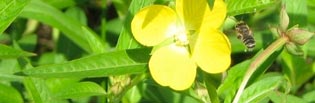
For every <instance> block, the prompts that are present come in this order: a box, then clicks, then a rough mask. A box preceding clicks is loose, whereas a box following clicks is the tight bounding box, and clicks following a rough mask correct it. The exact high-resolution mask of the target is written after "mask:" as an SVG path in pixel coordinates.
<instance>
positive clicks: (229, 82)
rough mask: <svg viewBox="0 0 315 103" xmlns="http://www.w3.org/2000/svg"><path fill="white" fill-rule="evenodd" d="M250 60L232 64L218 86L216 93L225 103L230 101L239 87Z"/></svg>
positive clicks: (230, 102)
mask: <svg viewBox="0 0 315 103" xmlns="http://www.w3.org/2000/svg"><path fill="white" fill-rule="evenodd" d="M249 64H250V60H246V61H243V62H242V63H239V64H237V65H235V66H233V67H232V68H231V69H230V70H229V71H228V73H227V74H228V75H227V77H226V79H225V80H224V81H223V83H222V84H221V85H220V86H219V88H218V95H219V96H220V98H222V99H224V102H225V103H232V99H233V97H234V95H235V93H236V91H237V89H238V88H239V86H240V84H241V82H242V78H243V76H244V75H245V72H246V70H247V68H248V67H249Z"/></svg>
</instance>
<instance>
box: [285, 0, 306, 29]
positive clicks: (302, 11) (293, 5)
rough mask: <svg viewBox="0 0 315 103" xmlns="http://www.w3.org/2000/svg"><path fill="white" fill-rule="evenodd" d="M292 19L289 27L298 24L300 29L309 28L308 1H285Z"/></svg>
mask: <svg viewBox="0 0 315 103" xmlns="http://www.w3.org/2000/svg"><path fill="white" fill-rule="evenodd" d="M283 2H284V3H285V5H286V9H287V12H288V14H289V17H290V24H289V27H291V26H294V25H296V24H298V25H299V26H300V27H305V26H307V0H299V1H296V0H283Z"/></svg>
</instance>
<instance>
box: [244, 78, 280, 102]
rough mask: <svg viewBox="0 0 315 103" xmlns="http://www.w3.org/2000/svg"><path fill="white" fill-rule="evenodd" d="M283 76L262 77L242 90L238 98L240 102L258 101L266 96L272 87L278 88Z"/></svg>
mask: <svg viewBox="0 0 315 103" xmlns="http://www.w3.org/2000/svg"><path fill="white" fill-rule="evenodd" d="M283 80H284V78H283V77H282V76H273V77H267V78H263V79H261V80H259V81H257V82H255V83H253V84H252V85H250V86H249V87H248V88H246V89H245V90H244V92H243V93H242V96H241V98H240V101H239V102H240V103H258V102H259V101H261V100H262V99H264V98H265V97H267V96H268V94H269V93H270V92H271V91H273V90H274V89H276V88H278V87H279V85H280V84H281V83H282V81H283Z"/></svg>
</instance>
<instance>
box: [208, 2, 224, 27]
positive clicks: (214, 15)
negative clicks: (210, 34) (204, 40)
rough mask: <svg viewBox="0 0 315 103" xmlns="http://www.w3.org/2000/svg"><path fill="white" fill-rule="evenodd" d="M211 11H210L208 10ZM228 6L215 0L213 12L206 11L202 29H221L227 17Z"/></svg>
mask: <svg viewBox="0 0 315 103" xmlns="http://www.w3.org/2000/svg"><path fill="white" fill-rule="evenodd" d="M206 10H209V9H206ZM226 12H227V10H226V4H225V3H224V1H223V0H215V1H214V4H213V8H212V10H211V11H205V15H204V17H203V18H204V19H203V21H202V23H203V24H202V27H205V28H219V27H220V26H221V25H222V24H223V22H224V20H225V16H226Z"/></svg>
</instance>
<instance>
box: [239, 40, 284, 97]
mask: <svg viewBox="0 0 315 103" xmlns="http://www.w3.org/2000/svg"><path fill="white" fill-rule="evenodd" d="M287 41H288V38H287V37H284V36H283V37H281V38H279V39H277V40H276V41H275V42H273V43H272V44H271V45H269V46H268V47H267V49H266V50H264V51H263V52H262V53H261V54H260V55H259V56H258V57H257V58H256V59H255V60H254V61H253V62H252V63H251V64H250V66H249V68H248V69H247V71H246V74H245V76H244V79H243V81H242V83H241V85H240V88H239V89H238V91H237V93H236V96H235V97H234V100H233V103H238V101H239V99H240V97H241V95H242V93H243V91H244V89H245V86H246V85H247V82H248V80H249V79H250V77H251V75H252V74H253V73H254V72H255V71H256V70H257V68H258V67H259V66H260V65H261V64H262V63H263V62H264V61H266V60H267V59H268V58H269V56H270V55H271V54H273V53H274V52H275V51H276V50H278V49H279V48H281V47H282V46H283V45H284V44H285V43H286V42H287Z"/></svg>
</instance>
